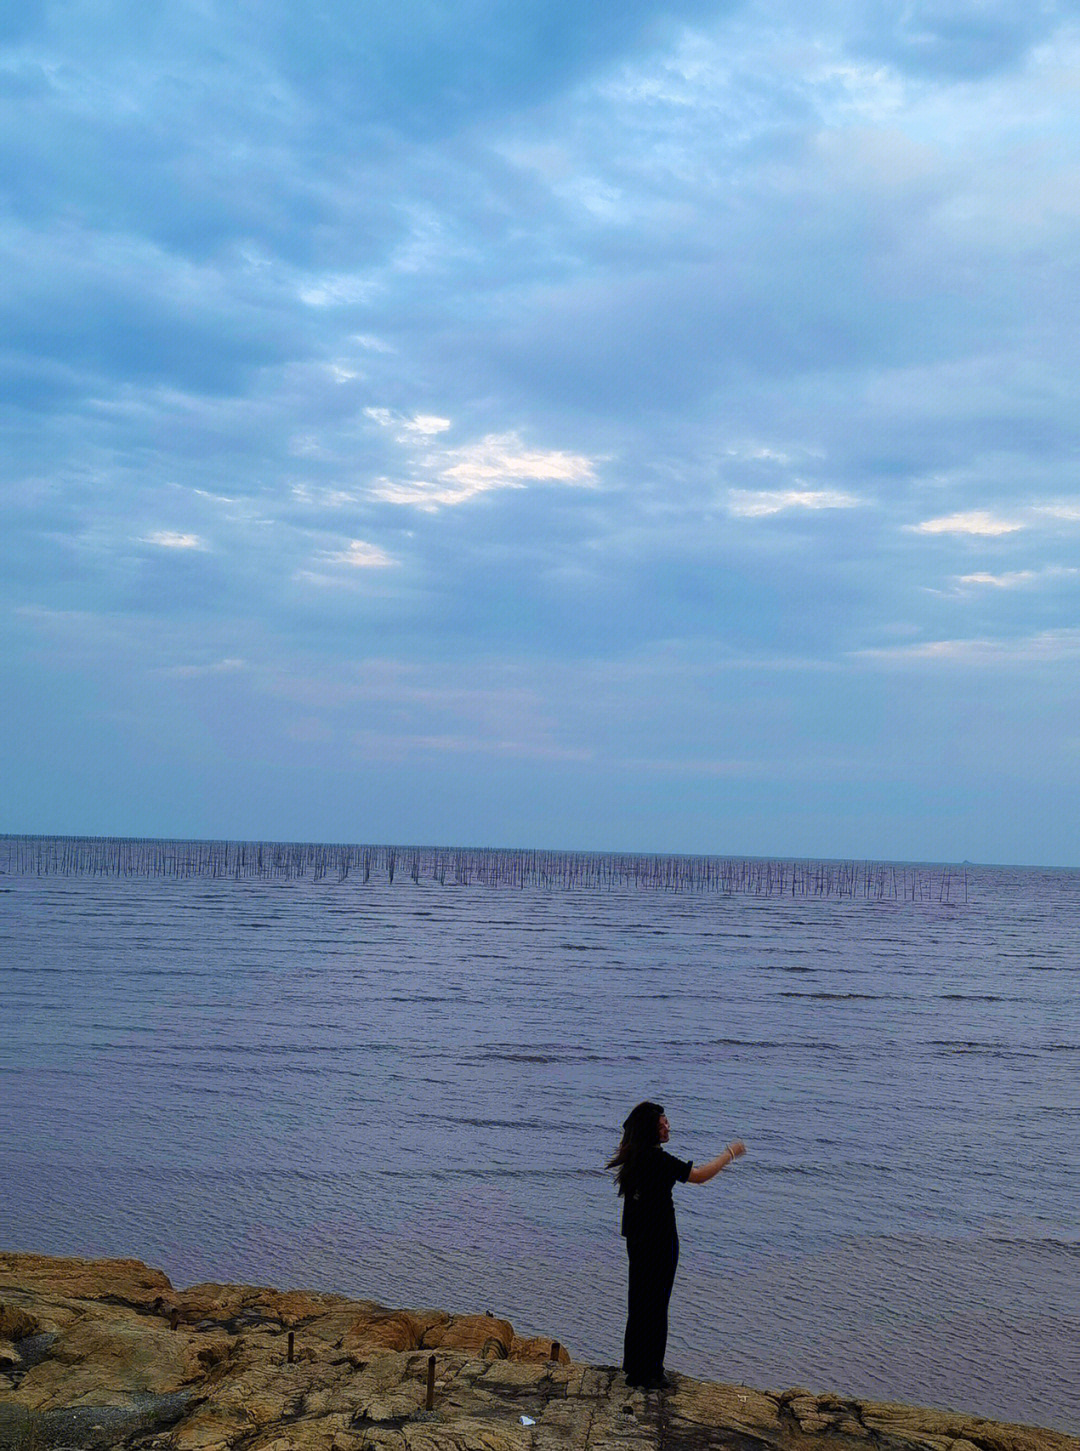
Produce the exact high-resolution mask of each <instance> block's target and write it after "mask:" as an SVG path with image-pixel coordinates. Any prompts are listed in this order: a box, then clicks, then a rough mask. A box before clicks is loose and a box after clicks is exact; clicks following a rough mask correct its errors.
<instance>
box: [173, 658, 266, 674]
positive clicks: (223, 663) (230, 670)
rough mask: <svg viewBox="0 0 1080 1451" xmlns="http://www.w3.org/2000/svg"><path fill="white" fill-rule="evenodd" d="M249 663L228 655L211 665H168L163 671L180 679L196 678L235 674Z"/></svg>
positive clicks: (244, 668)
mask: <svg viewBox="0 0 1080 1451" xmlns="http://www.w3.org/2000/svg"><path fill="white" fill-rule="evenodd" d="M247 668H248V663H247V661H246V660H241V659H239V658H237V657H235V656H226V658H225V659H224V660H215V661H214V662H213V663H212V664H210V665H168V666H165V667H164V669H163V671H162V673H163V674H165V675H174V676H176V677H177V678H179V679H190V680H196V679H198V678H199V677H201V676H204V675H235V674H237V672H239V671H241V670H246V669H247Z"/></svg>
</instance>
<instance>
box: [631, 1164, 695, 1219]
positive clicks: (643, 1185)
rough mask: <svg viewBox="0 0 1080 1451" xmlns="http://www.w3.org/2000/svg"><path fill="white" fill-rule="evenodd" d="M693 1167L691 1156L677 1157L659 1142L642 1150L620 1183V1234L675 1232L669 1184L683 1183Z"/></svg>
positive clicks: (670, 1186) (673, 1207)
mask: <svg viewBox="0 0 1080 1451" xmlns="http://www.w3.org/2000/svg"><path fill="white" fill-rule="evenodd" d="M693 1167H694V1161H693V1159H676V1157H675V1155H674V1154H669V1153H666V1152H665V1150H663V1149H662V1148H660V1146H659V1145H657V1146H656V1148H654V1149H649V1150H648V1152H647V1153H645V1154H642V1156H641V1158H640V1160H639V1161H638V1163H637V1164H636V1165H635V1167H634V1171H633V1173H632V1174H630V1175H628V1176H627V1181H626V1183H625V1184H624V1185H623V1212H622V1232H623V1234H624V1235H626V1236H627V1237H628V1238H629V1237H631V1236H635V1237H636V1236H638V1235H662V1234H674V1232H675V1205H674V1202H673V1201H672V1198H671V1189H672V1185H674V1184H685V1183H686V1181H687V1179H689V1177H690V1170H691V1169H692V1168H693Z"/></svg>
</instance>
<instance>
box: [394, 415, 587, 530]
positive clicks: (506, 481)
mask: <svg viewBox="0 0 1080 1451" xmlns="http://www.w3.org/2000/svg"><path fill="white" fill-rule="evenodd" d="M379 421H382V420H379ZM437 421H438V422H439V423H440V424H441V423H442V422H443V420H442V419H439V420H437ZM596 464H597V460H596V459H593V458H589V457H587V456H586V455H584V454H574V453H569V452H567V451H565V450H561V449H542V448H539V449H538V448H529V447H528V446H527V445H526V444H525V443H523V441H522V439H521V437H520V435H519V434H517V433H501V434H494V433H491V434H486V435H485V436H484V437H483V438H481V439H479V440H478V441H477V442H476V443H472V444H464V445H462V446H461V447H459V448H447V449H444V450H439V451H429V452H426V453H423V454H421V455H419V456H417V457H416V458H415V460H414V461H412V468H413V470H414V473H413V477H411V478H405V479H400V478H399V479H383V480H380V481H379V482H378V483H377V484H376V485H375V487H374V488H373V490H372V493H373V495H374V497H375V498H377V499H382V500H385V501H386V502H387V503H392V504H413V505H415V506H416V507H418V508H420V509H435V508H439V507H443V506H452V505H456V504H464V503H466V502H467V501H468V500H470V499H473V498H475V497H476V496H477V495H478V494H487V493H491V492H492V491H493V490H498V489H524V488H527V487H528V486H529V485H530V484H550V483H554V484H567V485H571V486H575V487H577V488H588V487H591V486H593V485H594V484H595V483H596Z"/></svg>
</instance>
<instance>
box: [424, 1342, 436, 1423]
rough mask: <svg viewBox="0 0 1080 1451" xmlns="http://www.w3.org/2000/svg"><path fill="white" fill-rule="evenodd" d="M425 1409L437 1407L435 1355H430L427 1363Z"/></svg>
mask: <svg viewBox="0 0 1080 1451" xmlns="http://www.w3.org/2000/svg"><path fill="white" fill-rule="evenodd" d="M424 1409H425V1410H428V1411H433V1410H434V1409H435V1357H434V1356H433V1355H429V1356H428V1363H427V1400H426V1401H425V1402H424Z"/></svg>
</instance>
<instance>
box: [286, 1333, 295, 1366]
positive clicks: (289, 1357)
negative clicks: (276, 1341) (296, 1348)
mask: <svg viewBox="0 0 1080 1451" xmlns="http://www.w3.org/2000/svg"><path fill="white" fill-rule="evenodd" d="M285 1358H286V1360H287V1361H288V1363H289V1364H290V1365H292V1363H293V1332H292V1331H291V1330H290V1331H289V1347H288V1350H287V1351H286V1352H285Z"/></svg>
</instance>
